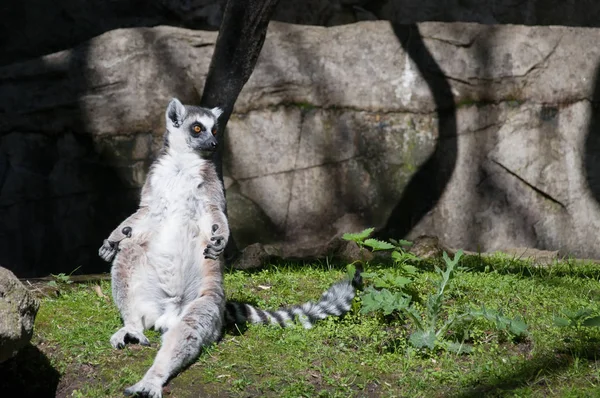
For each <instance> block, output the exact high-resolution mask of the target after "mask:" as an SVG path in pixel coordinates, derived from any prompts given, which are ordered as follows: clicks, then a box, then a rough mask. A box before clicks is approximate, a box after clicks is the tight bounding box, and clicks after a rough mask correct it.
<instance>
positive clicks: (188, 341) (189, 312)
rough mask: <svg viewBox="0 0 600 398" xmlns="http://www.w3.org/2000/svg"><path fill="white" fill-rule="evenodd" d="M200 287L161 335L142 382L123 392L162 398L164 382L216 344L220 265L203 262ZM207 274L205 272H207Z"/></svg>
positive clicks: (220, 310) (221, 308)
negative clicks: (155, 353) (193, 297)
mask: <svg viewBox="0 0 600 398" xmlns="http://www.w3.org/2000/svg"><path fill="white" fill-rule="evenodd" d="M209 264H210V266H209V267H210V268H209V269H208V270H206V269H205V270H204V271H205V272H202V286H201V288H200V289H199V292H198V297H197V298H196V299H195V300H193V301H191V302H190V303H188V304H187V305H186V306H185V307H184V308H183V311H182V314H181V318H180V320H179V321H178V322H177V323H176V324H175V325H174V326H173V327H172V328H170V329H169V330H167V332H165V334H163V336H162V343H161V347H160V350H159V351H158V354H157V355H156V359H155V360H154V363H153V364H152V367H151V368H150V369H148V371H147V372H146V374H145V375H144V377H143V379H142V380H140V381H139V382H138V383H136V384H134V385H133V386H131V387H129V388H127V389H126V390H125V394H127V395H133V394H143V395H145V396H148V397H161V396H162V386H163V385H164V384H165V383H166V382H167V380H168V379H169V378H170V377H172V376H173V375H175V374H176V373H177V372H178V371H180V370H181V369H182V368H183V367H185V366H186V365H188V364H189V363H191V362H192V361H193V360H194V359H196V358H197V357H198V355H199V354H200V350H201V348H202V347H203V346H206V345H209V344H211V343H213V342H215V341H217V340H218V339H219V337H220V335H221V331H222V326H223V313H224V309H225V292H224V289H223V283H222V275H221V269H220V264H219V262H218V260H217V261H215V260H211V259H205V260H204V261H203V266H204V267H206V266H207V265H209ZM207 271H208V272H207Z"/></svg>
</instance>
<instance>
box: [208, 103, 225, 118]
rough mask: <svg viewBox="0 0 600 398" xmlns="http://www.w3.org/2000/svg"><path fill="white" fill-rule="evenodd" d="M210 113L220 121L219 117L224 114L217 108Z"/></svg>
mask: <svg viewBox="0 0 600 398" xmlns="http://www.w3.org/2000/svg"><path fill="white" fill-rule="evenodd" d="M210 112H211V113H212V114H213V115H214V116H215V119H218V118H219V116H221V115H222V114H223V109H221V108H219V107H218V106H217V107H215V108H212V109H211V110H210Z"/></svg>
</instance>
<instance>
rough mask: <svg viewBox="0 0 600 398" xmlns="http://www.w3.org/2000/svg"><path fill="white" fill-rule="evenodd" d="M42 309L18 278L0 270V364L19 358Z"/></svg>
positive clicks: (3, 269)
mask: <svg viewBox="0 0 600 398" xmlns="http://www.w3.org/2000/svg"><path fill="white" fill-rule="evenodd" d="M39 306H40V303H39V301H38V300H37V299H36V298H35V297H33V296H32V295H31V293H30V292H29V291H28V290H27V289H26V288H25V286H23V284H22V283H21V282H20V281H19V280H18V279H17V277H16V276H15V275H14V274H13V273H12V272H11V271H9V270H7V269H6V268H2V267H0V362H4V361H6V360H7V359H9V358H11V357H13V356H14V355H16V354H17V352H18V351H19V350H20V349H21V348H23V347H24V346H25V345H26V344H27V343H28V342H29V340H31V336H32V335H33V325H34V321H35V316H36V314H37V311H38V309H39Z"/></svg>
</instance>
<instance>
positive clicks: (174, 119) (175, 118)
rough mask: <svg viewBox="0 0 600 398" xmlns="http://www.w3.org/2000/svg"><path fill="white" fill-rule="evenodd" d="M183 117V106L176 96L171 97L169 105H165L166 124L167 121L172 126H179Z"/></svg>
mask: <svg viewBox="0 0 600 398" xmlns="http://www.w3.org/2000/svg"><path fill="white" fill-rule="evenodd" d="M184 117H185V107H184V106H183V104H182V103H181V102H180V101H179V100H178V99H177V98H173V99H172V100H171V102H169V106H167V112H166V118H167V126H168V125H169V122H170V123H172V124H173V126H174V127H179V126H181V124H182V123H183V118H184Z"/></svg>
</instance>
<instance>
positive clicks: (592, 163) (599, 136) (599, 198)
mask: <svg viewBox="0 0 600 398" xmlns="http://www.w3.org/2000/svg"><path fill="white" fill-rule="evenodd" d="M584 168H585V169H584V171H585V177H586V183H587V186H588V188H589V190H590V193H591V195H592V197H593V198H594V199H595V201H596V203H598V204H600V65H598V67H597V68H596V80H595V82H594V92H593V94H592V98H591V118H590V121H589V125H588V131H587V136H586V138H585V144H584Z"/></svg>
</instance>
